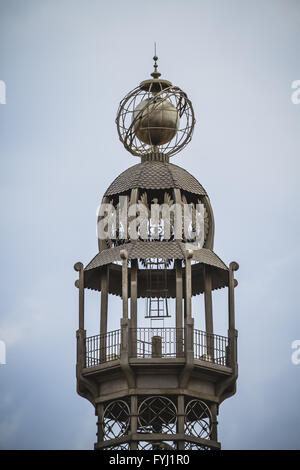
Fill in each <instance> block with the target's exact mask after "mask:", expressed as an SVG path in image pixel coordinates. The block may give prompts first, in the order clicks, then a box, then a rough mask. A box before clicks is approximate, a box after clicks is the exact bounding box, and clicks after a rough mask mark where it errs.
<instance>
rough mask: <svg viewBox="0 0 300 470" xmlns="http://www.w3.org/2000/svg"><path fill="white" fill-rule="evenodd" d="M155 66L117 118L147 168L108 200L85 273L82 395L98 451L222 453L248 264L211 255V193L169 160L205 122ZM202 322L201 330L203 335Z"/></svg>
mask: <svg viewBox="0 0 300 470" xmlns="http://www.w3.org/2000/svg"><path fill="white" fill-rule="evenodd" d="M157 60H158V59H157V57H156V56H155V57H154V61H155V63H154V72H153V73H152V74H151V75H152V77H151V79H148V80H145V81H143V82H142V83H141V84H140V85H139V86H138V87H137V88H135V89H134V90H133V91H132V92H130V93H129V94H128V95H127V96H126V97H125V98H124V99H123V100H122V101H121V103H120V107H119V110H118V115H117V119H116V124H117V129H118V133H119V138H120V140H121V142H122V143H123V144H124V146H125V148H126V149H127V150H128V151H129V152H130V153H131V154H133V155H135V156H138V157H140V158H141V161H140V162H139V163H137V164H136V165H134V166H132V167H130V168H129V169H128V170H126V171H124V172H123V173H122V174H121V175H119V176H118V177H117V178H116V179H115V180H114V181H113V183H112V184H111V185H110V186H109V188H108V189H107V190H106V192H105V194H104V196H103V199H102V203H101V206H100V210H99V216H98V245H99V246H98V248H99V250H98V253H97V254H96V256H95V257H94V258H93V259H92V261H91V262H90V263H88V264H87V266H86V267H85V268H84V267H83V265H82V263H76V264H75V270H76V271H78V272H79V279H78V280H77V281H76V286H77V287H78V290H79V329H78V330H77V365H76V376H77V391H78V393H79V395H81V396H82V397H84V398H87V399H88V400H89V401H90V402H91V403H92V404H93V406H94V407H95V413H96V416H97V418H98V420H97V426H98V432H97V442H96V443H95V449H131V450H136V449H180V450H183V449H220V443H219V442H218V437H217V416H218V412H219V405H220V404H221V403H222V402H223V401H224V400H225V399H226V398H228V397H230V396H232V395H233V394H234V393H235V390H236V380H237V370H238V367H237V330H236V329H235V314H234V288H235V286H236V285H237V281H236V280H235V279H234V271H235V270H237V269H238V265H237V263H235V262H232V263H230V265H229V267H227V266H226V264H225V263H223V261H222V260H221V259H220V258H219V257H218V256H217V255H216V254H215V253H214V251H213V243H214V217H213V211H212V207H211V204H210V201H209V197H208V195H207V193H206V191H205V189H204V188H203V187H202V186H201V184H200V183H199V182H198V181H197V180H196V179H195V178H194V177H193V176H192V175H191V174H190V173H188V172H187V171H186V170H184V169H183V168H180V167H178V166H177V165H174V164H173V163H170V161H169V159H170V157H171V156H173V155H175V154H176V153H177V152H179V151H180V150H182V149H183V148H184V147H185V146H186V145H187V143H188V142H189V141H190V140H191V136H192V132H193V128H194V124H195V119H194V111H193V107H192V104H191V102H190V100H189V99H188V97H187V95H186V93H184V92H183V91H182V90H181V89H180V88H178V87H177V86H174V85H172V83H171V82H169V81H167V80H163V79H161V78H160V76H161V75H160V73H159V72H158V71H157ZM221 288H226V289H227V291H228V334H227V336H220V335H216V334H214V328H213V302H212V293H213V291H214V290H215V289H221ZM86 289H93V290H96V291H99V292H100V293H101V310H100V332H99V334H97V332H96V335H94V336H87V334H86V330H85V326H84V295H85V290H86ZM110 294H114V295H117V296H120V297H121V298H122V311H120V312H116V311H111V310H110V308H109V295H110ZM192 296H202V297H203V298H204V302H203V309H202V310H203V311H199V310H200V309H199V310H197V311H196V312H193V311H192ZM141 298H144V299H146V306H145V307H144V305H143V303H142V302H141V301H140V299H141ZM224 314H226V313H225V312H224ZM110 315H113V316H114V317H116V316H119V319H120V326H119V328H118V329H117V330H114V331H108V328H107V325H108V320H109V316H110ZM197 316H198V319H199V317H201V319H203V323H204V324H205V327H204V328H203V331H202V330H200V329H196V328H195V327H194V320H195V318H196V317H197ZM198 319H197V321H198Z"/></svg>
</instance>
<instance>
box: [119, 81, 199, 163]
mask: <svg viewBox="0 0 300 470" xmlns="http://www.w3.org/2000/svg"><path fill="white" fill-rule="evenodd" d="M142 85H143V83H142V84H141V85H139V86H138V87H136V88H135V89H134V90H132V91H131V92H129V93H128V94H127V95H126V96H125V98H124V99H123V100H122V101H121V102H120V105H119V109H118V113H117V118H116V124H117V129H118V134H119V138H120V141H121V142H122V143H123V145H124V147H125V148H126V149H127V150H128V151H129V152H130V153H131V154H132V155H136V156H140V157H143V156H145V155H148V154H151V153H161V154H163V155H166V156H171V155H175V154H176V153H178V152H180V150H182V149H183V148H184V147H185V146H186V145H187V144H188V143H189V142H190V140H191V138H192V134H193V130H194V125H195V116H194V110H193V106H192V103H191V101H190V100H189V99H188V97H187V95H186V93H184V92H183V91H182V90H181V89H180V88H179V87H177V86H173V85H172V84H170V86H167V87H166V85H165V83H164V81H160V80H149V84H148V86H146V87H145V86H142ZM172 111H173V115H174V113H176V116H175V118H173V119H172V116H171V119H170V115H171V114H172ZM141 123H143V124H142V125H143V130H142V131H140V129H141V127H140V125H141ZM170 123H171V124H170ZM141 136H143V137H142V139H143V140H142V139H141Z"/></svg>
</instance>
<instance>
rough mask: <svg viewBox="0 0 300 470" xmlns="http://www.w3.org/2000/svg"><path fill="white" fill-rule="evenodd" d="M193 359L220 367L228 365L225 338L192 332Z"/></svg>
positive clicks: (227, 346) (227, 344) (227, 347)
mask: <svg viewBox="0 0 300 470" xmlns="http://www.w3.org/2000/svg"><path fill="white" fill-rule="evenodd" d="M194 358H195V359H200V360H202V361H207V362H213V363H214V364H218V365H220V366H226V365H228V364H229V343H228V338H227V337H226V336H220V335H213V334H210V333H206V332H205V331H201V330H194Z"/></svg>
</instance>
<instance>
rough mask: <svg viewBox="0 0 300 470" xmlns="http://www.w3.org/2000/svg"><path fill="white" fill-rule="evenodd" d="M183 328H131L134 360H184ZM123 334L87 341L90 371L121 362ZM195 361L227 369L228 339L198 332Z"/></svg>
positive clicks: (91, 338)
mask: <svg viewBox="0 0 300 470" xmlns="http://www.w3.org/2000/svg"><path fill="white" fill-rule="evenodd" d="M184 336H185V335H184V329H183V328H130V329H129V348H128V353H129V357H131V358H155V357H156V358H176V357H178V358H182V357H184V344H185V341H184ZM120 350H121V330H115V331H111V332H109V333H107V334H106V335H96V336H90V337H88V338H86V345H85V351H86V367H92V366H95V365H98V364H102V363H105V362H109V361H113V360H115V359H119V358H120ZM193 351H194V358H195V359H199V360H202V361H206V362H211V363H214V364H218V365H222V366H226V365H229V363H230V356H229V342H228V338H227V337H225V336H220V335H213V334H208V333H206V332H205V331H201V330H195V329H194V339H193Z"/></svg>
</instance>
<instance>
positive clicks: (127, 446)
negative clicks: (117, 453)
mask: <svg viewBox="0 0 300 470" xmlns="http://www.w3.org/2000/svg"><path fill="white" fill-rule="evenodd" d="M102 450H130V444H129V443H128V442H124V443H123V444H118V445H116V446H107V447H103V449H102Z"/></svg>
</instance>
